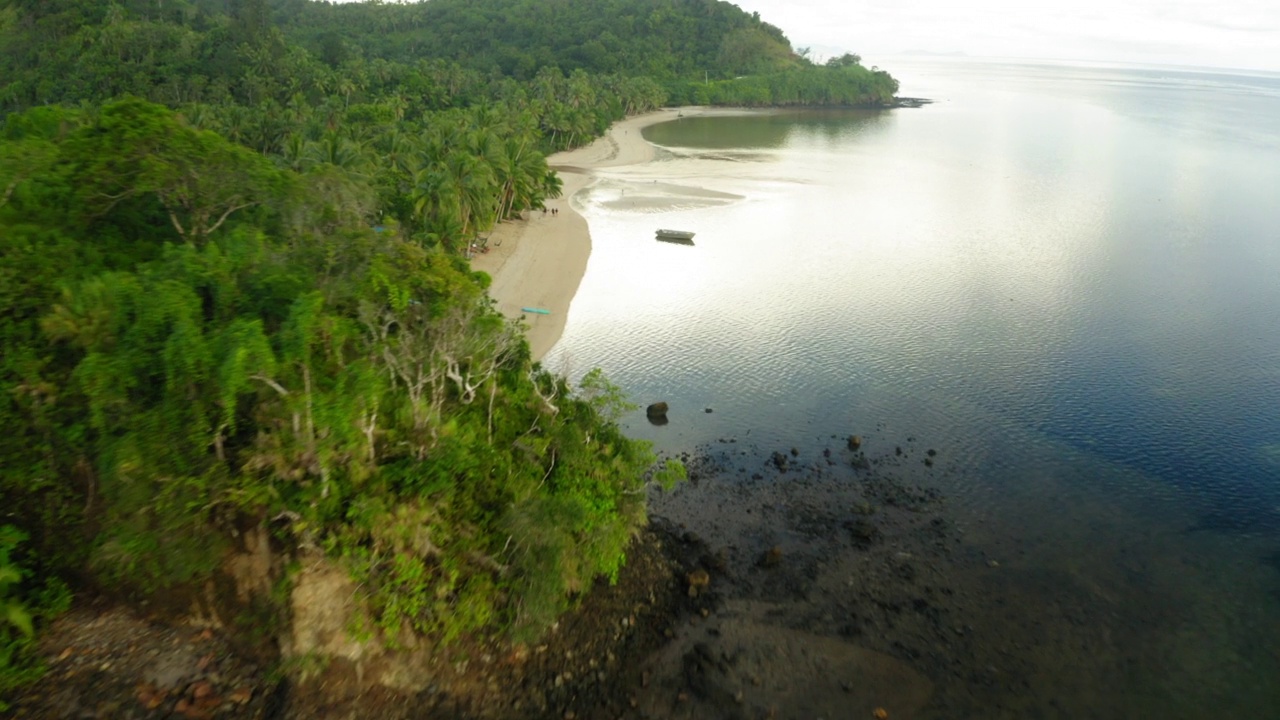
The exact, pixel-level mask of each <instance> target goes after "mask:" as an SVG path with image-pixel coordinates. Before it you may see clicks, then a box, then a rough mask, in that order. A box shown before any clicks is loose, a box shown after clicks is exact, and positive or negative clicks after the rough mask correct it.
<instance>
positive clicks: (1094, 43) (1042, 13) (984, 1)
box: [735, 0, 1280, 71]
mask: <svg viewBox="0 0 1280 720" xmlns="http://www.w3.org/2000/svg"><path fill="white" fill-rule="evenodd" d="M735 4H736V5H738V6H739V7H741V8H742V9H744V10H747V11H749V12H759V13H760V17H761V18H762V19H764V20H766V21H768V22H771V23H773V24H774V25H777V26H778V27H780V28H782V30H783V32H785V33H786V34H787V37H789V38H790V39H791V42H792V44H793V45H794V46H796V47H797V48H799V47H804V46H806V45H809V46H814V48H815V50H816V51H822V54H824V55H825V54H828V53H829V52H831V50H827V49H826V48H832V49H834V48H843V49H848V50H853V51H855V52H857V53H859V54H861V55H863V56H864V57H865V58H866V59H867V60H868V61H869V62H874V61H875V59H876V56H878V55H891V54H897V53H902V52H910V51H926V52H934V53H957V52H958V53H965V54H967V55H972V56H977V57H1017V58H1044V59H1063V60H1089V61H1102V62H1124V63H1144V64H1145V63H1153V64H1175V65H1202V66H1209V67H1225V68H1249V69H1260V70H1273V71H1280V0H967V2H956V0H735Z"/></svg>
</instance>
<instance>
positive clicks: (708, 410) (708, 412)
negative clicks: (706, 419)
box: [703, 408, 711, 415]
mask: <svg viewBox="0 0 1280 720" xmlns="http://www.w3.org/2000/svg"><path fill="white" fill-rule="evenodd" d="M703 412H705V413H707V414H708V415H709V414H711V408H707V409H706V410H703Z"/></svg>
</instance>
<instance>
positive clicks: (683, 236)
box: [658, 230, 693, 245]
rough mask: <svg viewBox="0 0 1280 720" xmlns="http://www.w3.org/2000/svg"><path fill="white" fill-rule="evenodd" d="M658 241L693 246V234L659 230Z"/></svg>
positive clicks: (683, 231)
mask: <svg viewBox="0 0 1280 720" xmlns="http://www.w3.org/2000/svg"><path fill="white" fill-rule="evenodd" d="M658 239H659V240H665V241H666V242H676V243H684V244H685V245H692V244H693V233H692V232H689V231H688V230H658Z"/></svg>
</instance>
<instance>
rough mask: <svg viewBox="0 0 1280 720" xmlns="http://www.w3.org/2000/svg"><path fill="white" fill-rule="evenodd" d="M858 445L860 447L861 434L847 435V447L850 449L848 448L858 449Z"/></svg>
mask: <svg viewBox="0 0 1280 720" xmlns="http://www.w3.org/2000/svg"><path fill="white" fill-rule="evenodd" d="M860 447H862V436H861V435H850V436H849V449H850V450H857V449H858V448H860Z"/></svg>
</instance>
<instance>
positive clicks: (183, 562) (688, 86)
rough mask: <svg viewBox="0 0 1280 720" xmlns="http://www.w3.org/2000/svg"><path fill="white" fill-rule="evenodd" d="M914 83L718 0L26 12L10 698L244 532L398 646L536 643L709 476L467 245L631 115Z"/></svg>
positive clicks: (14, 222)
mask: <svg viewBox="0 0 1280 720" xmlns="http://www.w3.org/2000/svg"><path fill="white" fill-rule="evenodd" d="M896 89H897V84H896V82H895V81H894V80H893V79H892V78H891V77H890V76H889V75H888V74H886V73H884V72H883V71H879V70H875V69H867V68H864V67H863V66H862V65H861V64H860V62H859V59H858V58H857V57H856V56H853V55H846V56H844V57H842V58H837V59H834V60H832V61H830V62H828V63H825V64H822V65H816V64H814V63H812V62H810V61H809V60H808V59H806V57H805V55H804V53H797V52H796V51H795V50H793V49H792V47H791V45H790V43H789V42H788V40H787V39H786V38H785V37H784V36H783V34H782V33H781V31H780V30H778V28H776V27H773V26H771V25H769V24H768V23H766V22H763V21H762V20H761V19H760V18H759V17H758V16H755V15H750V14H747V13H745V12H743V11H741V10H740V9H738V8H737V7H736V6H734V5H731V4H729V3H725V2H719V1H717V0H598V1H596V2H589V3H588V2H557V1H551V2H547V1H541V2H535V1H534V0H430V1H429V2H423V3H405V4H388V3H381V2H364V3H350V4H330V3H324V2H311V1H309V0H271V1H268V0H119V1H118V2H104V1H102V0H7V1H5V2H0V114H2V117H0V308H2V310H0V346H2V348H3V350H2V352H0V467H2V468H3V473H0V496H2V499H0V709H2V708H3V698H6V697H10V694H11V693H12V692H14V691H15V689H17V688H19V687H21V686H23V685H24V684H26V683H28V682H30V681H31V680H33V679H34V678H36V677H38V676H39V674H40V672H41V668H40V663H39V661H38V658H37V657H36V654H35V652H34V651H33V648H34V643H35V638H36V637H37V636H38V634H39V633H40V632H41V629H42V628H43V627H45V626H47V624H48V623H49V622H50V621H51V619H52V618H53V617H54V616H56V615H57V614H58V613H59V612H61V611H63V610H65V609H66V608H67V607H68V605H69V604H70V602H71V599H72V596H73V594H75V595H76V596H81V595H87V596H99V595H109V596H111V597H113V598H116V599H118V600H123V601H126V602H136V601H139V600H141V599H145V598H148V597H153V596H155V595H156V594H157V593H161V592H165V591H168V590H171V589H173V588H179V587H183V586H185V585H192V584H200V583H202V582H204V581H205V580H206V579H207V578H208V577H210V576H211V575H212V574H214V573H216V572H218V571H219V567H220V563H221V562H222V559H223V558H224V556H225V554H226V553H227V552H228V551H229V550H230V549H232V548H233V546H234V545H235V542H236V538H237V537H239V536H240V534H241V533H242V532H244V531H245V529H246V528H265V529H266V530H267V531H269V533H270V535H271V538H272V543H273V547H275V548H277V549H278V552H279V553H280V555H281V556H282V557H283V558H284V564H285V566H286V567H291V566H290V563H293V562H296V559H297V558H299V557H302V556H303V555H321V556H323V557H325V558H328V559H330V560H332V561H334V562H337V563H340V564H341V566H342V567H344V568H345V569H346V570H347V571H348V572H349V573H350V574H351V575H352V577H353V578H355V579H356V580H357V581H358V585H359V587H360V588H361V592H362V593H363V596H364V600H365V601H366V603H367V607H368V608H370V617H369V618H367V620H368V623H367V625H366V626H365V628H364V630H363V631H364V632H366V633H379V634H381V635H382V636H384V637H385V638H386V639H387V641H388V642H390V643H392V644H394V643H395V641H396V637H397V635H398V634H399V633H402V632H404V631H405V630H406V629H408V630H410V631H412V632H414V633H420V634H422V635H424V636H431V637H435V638H439V639H441V641H442V642H450V641H453V640H456V639H459V638H464V637H475V636H478V635H480V636H505V637H536V636H538V634H539V633H541V632H543V630H544V629H545V628H546V627H547V626H548V625H549V624H550V623H552V622H553V621H554V620H555V619H556V618H557V617H558V616H559V615H560V614H561V613H563V612H564V611H565V610H566V609H567V608H568V607H570V605H571V601H570V599H571V598H572V597H573V596H574V593H575V592H576V591H578V590H580V589H582V588H583V587H586V586H588V584H589V583H590V582H591V581H592V580H593V579H594V578H596V577H599V576H605V577H616V575H617V573H618V571H619V568H620V567H621V566H622V565H623V563H624V562H625V550H626V548H627V546H628V543H629V541H630V539H631V538H632V537H633V535H634V534H635V532H636V531H637V529H638V528H640V527H641V526H642V525H643V524H644V523H645V520H646V518H645V488H646V486H647V485H648V484H649V483H655V482H656V483H670V482H674V481H676V480H678V479H679V478H680V477H681V476H682V475H683V469H682V468H681V467H680V466H679V464H678V463H669V464H664V465H658V464H656V458H655V455H654V453H653V452H652V451H651V449H650V448H649V447H648V446H647V445H646V444H644V443H640V442H637V441H633V440H630V439H628V438H626V437H624V436H623V435H622V434H621V433H620V431H619V429H618V426H617V424H616V420H617V418H618V417H619V415H620V413H622V412H624V411H625V409H626V408H627V407H628V405H627V401H626V399H625V397H624V396H623V394H622V393H621V392H620V391H619V389H618V388H616V387H614V386H612V385H610V384H609V382H608V381H607V380H606V379H605V378H604V377H602V376H601V375H600V374H599V373H598V372H592V373H589V374H588V375H586V377H584V378H583V379H582V380H581V381H579V382H577V383H576V384H573V385H571V384H570V382H569V380H568V379H566V378H563V377H557V376H554V375H552V374H549V373H548V372H546V371H544V370H543V369H542V368H541V367H540V366H539V365H538V364H537V363H536V362H534V361H533V360H532V358H531V357H530V352H529V349H528V346H527V345H526V343H525V341H524V339H523V337H522V334H521V328H520V327H519V326H518V325H517V324H514V323H512V322H509V321H507V320H505V319H504V318H503V317H502V316H501V315H499V314H498V313H497V312H496V311H494V310H493V309H492V307H491V302H490V301H489V299H488V298H487V296H486V288H487V286H488V282H489V278H488V277H487V276H485V275H484V274H482V273H476V272H472V271H471V270H470V267H469V265H468V261H467V259H466V258H465V256H464V253H463V251H464V250H465V248H467V246H468V244H469V243H470V242H471V241H472V240H473V239H474V238H476V237H477V236H478V235H482V234H483V233H486V232H487V231H488V230H489V229H491V228H492V227H493V226H494V224H495V223H499V222H503V221H507V220H512V219H517V218H519V217H520V216H521V214H522V213H527V212H529V211H532V210H535V209H538V208H541V207H542V204H543V202H544V200H546V199H548V198H551V197H556V196H558V194H559V188H560V183H559V180H558V179H557V177H556V175H555V173H554V172H553V171H552V170H551V169H549V168H548V165H547V161H546V155H547V154H549V153H552V152H555V151H557V150H562V149H566V148H570V147H574V146H578V145H581V144H584V143H587V142H589V141H590V140H592V139H593V138H595V137H598V136H599V135H600V134H601V133H602V132H604V131H605V130H606V129H607V128H608V126H609V125H610V124H611V123H613V122H614V121H616V120H619V119H621V118H623V117H625V116H627V115H629V114H634V113H641V112H645V111H648V110H652V109H655V108H658V107H661V106H664V105H682V104H690V103H696V104H717V105H738V106H743V105H745V106H782V105H785V106H810V105H812V106H823V105H826V106H850V105H860V106H878V105H884V104H888V103H890V102H892V100H893V94H894V92H895V91H896ZM287 583H288V572H286V573H284V577H283V578H280V579H279V580H278V582H277V583H276V585H277V591H276V592H275V593H274V594H272V595H270V596H268V597H266V598H263V599H259V600H257V601H256V602H258V603H260V604H261V605H262V607H261V608H260V609H261V613H262V614H264V615H265V616H268V617H270V616H273V615H279V614H281V613H283V612H285V605H284V604H283V603H282V602H281V601H280V599H279V596H280V595H281V593H287Z"/></svg>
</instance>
